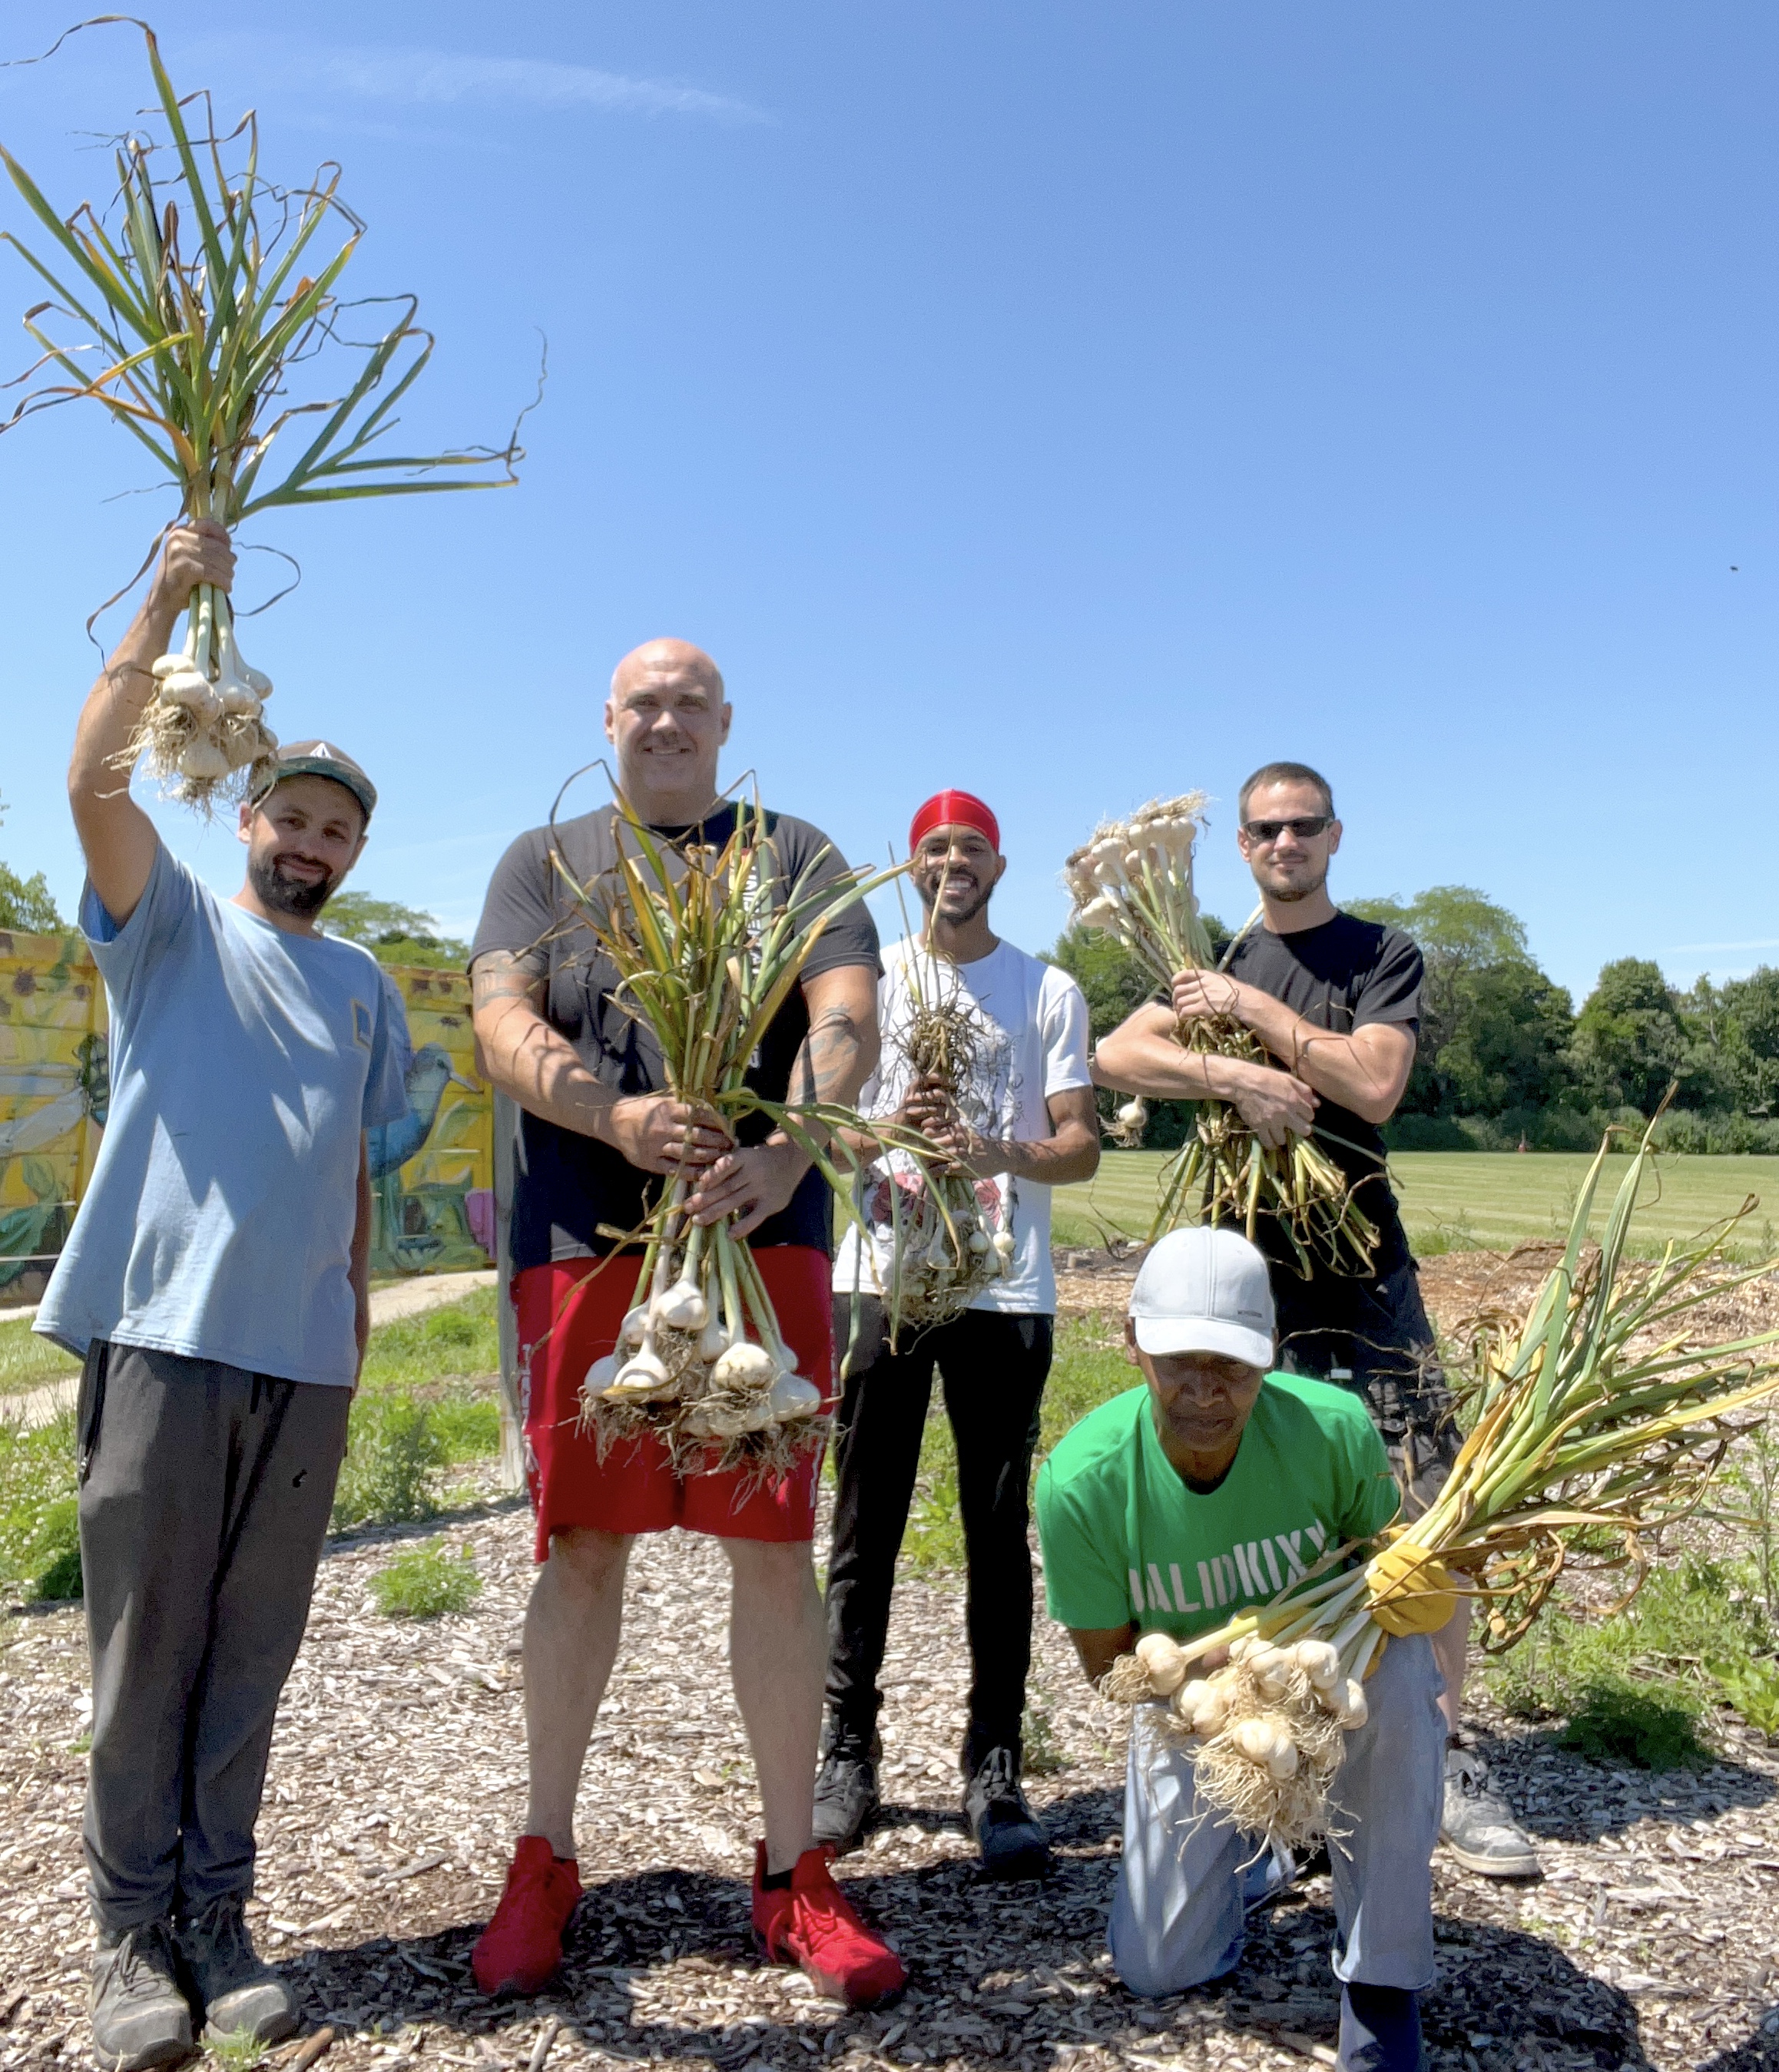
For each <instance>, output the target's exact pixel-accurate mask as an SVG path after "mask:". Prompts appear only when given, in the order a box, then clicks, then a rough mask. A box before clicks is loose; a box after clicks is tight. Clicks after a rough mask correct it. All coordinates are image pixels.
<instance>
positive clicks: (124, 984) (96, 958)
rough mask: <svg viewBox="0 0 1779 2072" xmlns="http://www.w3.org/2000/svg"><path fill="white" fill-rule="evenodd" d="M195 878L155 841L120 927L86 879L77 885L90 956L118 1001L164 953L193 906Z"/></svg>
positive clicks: (82, 930) (127, 995)
mask: <svg viewBox="0 0 1779 2072" xmlns="http://www.w3.org/2000/svg"><path fill="white" fill-rule="evenodd" d="M197 901H198V895H197V882H196V879H195V878H193V877H192V875H191V872H190V871H189V870H187V869H186V867H185V866H184V865H183V864H182V863H179V862H176V861H175V860H174V858H173V857H171V855H170V854H169V853H168V852H167V846H166V845H165V844H164V843H163V842H160V841H157V842H156V843H155V845H154V862H153V863H152V864H151V865H150V866H149V872H148V882H147V884H146V885H145V886H143V887H142V898H140V899H138V901H137V902H136V910H135V911H134V913H133V914H132V915H130V919H128V920H127V921H126V922H125V923H124V924H123V926H122V927H121V928H120V927H118V925H117V923H116V922H115V921H114V920H113V919H112V918H111V916H110V915H109V913H107V912H106V911H105V905H104V902H102V901H101V899H100V898H99V895H98V894H97V892H95V891H94V890H93V881H92V880H91V879H90V878H89V879H88V880H87V882H86V883H85V884H84V885H83V886H81V888H80V932H81V934H82V935H84V936H85V937H86V939H87V940H88V942H89V943H90V944H91V945H92V947H93V962H94V963H95V964H97V966H98V967H99V975H100V976H101V978H103V979H104V980H105V984H106V985H108V986H109V987H110V989H111V993H112V997H113V999H115V1000H116V1001H118V1002H119V1004H120V1005H121V1004H122V1003H123V1002H125V1001H127V1000H128V999H129V998H130V993H131V992H132V991H133V990H134V987H135V986H136V985H137V982H138V980H139V979H140V977H141V976H142V972H144V971H146V969H147V968H148V967H149V966H150V964H153V963H154V961H155V960H156V959H157V958H158V957H159V956H163V955H164V954H165V952H166V951H167V947H168V945H169V944H170V943H171V942H172V940H173V939H174V937H175V935H177V934H178V933H179V930H180V929H181V928H182V927H185V926H187V924H188V923H190V921H191V917H192V915H193V914H194V913H195V912H196V909H197Z"/></svg>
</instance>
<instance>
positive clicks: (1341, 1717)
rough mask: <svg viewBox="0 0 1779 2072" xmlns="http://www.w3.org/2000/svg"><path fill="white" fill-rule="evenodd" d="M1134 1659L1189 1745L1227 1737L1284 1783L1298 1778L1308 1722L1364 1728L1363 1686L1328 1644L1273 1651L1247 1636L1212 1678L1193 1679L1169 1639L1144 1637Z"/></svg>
mask: <svg viewBox="0 0 1779 2072" xmlns="http://www.w3.org/2000/svg"><path fill="white" fill-rule="evenodd" d="M1135 1655H1136V1659H1137V1661H1138V1662H1139V1663H1140V1664H1141V1666H1142V1668H1143V1671H1144V1672H1145V1674H1146V1676H1147V1683H1148V1685H1149V1694H1150V1696H1151V1697H1154V1698H1163V1699H1165V1700H1167V1708H1168V1710H1169V1712H1171V1713H1172V1716H1173V1718H1174V1720H1176V1722H1177V1725H1178V1728H1179V1729H1180V1736H1181V1738H1183V1739H1184V1740H1186V1741H1187V1743H1188V1746H1189V1745H1192V1742H1194V1741H1209V1740H1211V1739H1212V1738H1213V1737H1217V1736H1218V1735H1223V1734H1227V1735H1229V1737H1231V1739H1232V1740H1233V1743H1234V1745H1235V1746H1236V1747H1237V1749H1239V1750H1240V1751H1241V1752H1242V1754H1244V1755H1246V1757H1249V1759H1250V1761H1252V1762H1258V1763H1260V1764H1262V1765H1263V1766H1265V1767H1266V1769H1267V1770H1268V1771H1269V1772H1270V1774H1271V1775H1272V1776H1274V1777H1275V1778H1279V1779H1281V1780H1283V1779H1284V1778H1289V1777H1292V1776H1295V1774H1296V1771H1297V1765H1298V1745H1299V1741H1301V1740H1302V1739H1303V1736H1302V1735H1301V1733H1299V1731H1298V1730H1297V1729H1298V1726H1299V1723H1301V1722H1302V1721H1303V1720H1304V1719H1305V1718H1306V1717H1307V1716H1312V1715H1313V1713H1315V1712H1320V1713H1322V1714H1325V1715H1326V1716H1328V1718H1330V1719H1332V1720H1333V1721H1334V1722H1335V1724H1336V1725H1337V1726H1339V1727H1340V1728H1341V1729H1343V1730H1346V1731H1350V1730H1351V1729H1353V1728H1354V1727H1362V1726H1363V1725H1365V1719H1366V1704H1365V1691H1364V1688H1363V1687H1362V1686H1361V1683H1359V1681H1358V1679H1357V1678H1356V1677H1352V1676H1349V1675H1345V1673H1344V1672H1343V1671H1342V1669H1341V1667H1340V1656H1339V1655H1338V1654H1337V1653H1336V1651H1335V1649H1334V1647H1333V1646H1332V1643H1331V1642H1328V1641H1325V1640H1300V1641H1299V1642H1296V1643H1295V1645H1294V1646H1286V1647H1275V1646H1273V1645H1272V1644H1271V1642H1270V1641H1264V1640H1262V1639H1259V1638H1258V1637H1256V1636H1254V1635H1249V1636H1247V1637H1246V1638H1242V1639H1240V1640H1237V1642H1235V1643H1234V1644H1233V1646H1231V1648H1230V1650H1229V1662H1228V1663H1227V1664H1226V1665H1225V1667H1223V1668H1221V1669H1220V1670H1218V1671H1217V1673H1216V1674H1215V1675H1213V1676H1209V1677H1195V1676H1192V1675H1190V1673H1189V1672H1190V1669H1191V1663H1190V1662H1189V1661H1188V1657H1187V1655H1186V1654H1185V1651H1184V1650H1183V1649H1182V1648H1181V1647H1180V1644H1179V1643H1178V1642H1176V1641H1174V1640H1172V1639H1170V1638H1168V1636H1167V1634H1164V1633H1147V1634H1144V1635H1143V1638H1142V1639H1141V1640H1139V1642H1137V1644H1136V1649H1135ZM1254 1704H1258V1706H1259V1707H1260V1708H1262V1709H1260V1710H1258V1711H1256V1710H1254V1709H1252V1707H1253V1705H1254ZM1245 1707H1246V1708H1247V1709H1244V1708H1245Z"/></svg>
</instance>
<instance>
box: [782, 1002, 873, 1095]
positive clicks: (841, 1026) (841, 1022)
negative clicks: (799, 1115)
mask: <svg viewBox="0 0 1779 2072" xmlns="http://www.w3.org/2000/svg"><path fill="white" fill-rule="evenodd" d="M858 1054H859V1025H858V1023H857V1022H854V1020H853V1018H852V1016H851V1013H850V1012H849V1011H848V1009H846V1008H844V1007H842V1006H840V1005H834V1006H832V1007H825V1008H823V1009H822V1012H821V1013H819V1014H818V1015H817V1017H815V1019H814V1021H813V1022H811V1023H810V1024H809V1034H808V1035H807V1036H805V1038H804V1039H803V1047H802V1049H801V1050H799V1051H798V1052H797V1075H796V1083H795V1087H794V1091H793V1094H792V1099H793V1100H794V1101H795V1102H796V1103H797V1104H798V1105H799V1106H801V1105H803V1104H806V1103H809V1102H815V1101H823V1100H828V1099H829V1098H830V1096H831V1095H832V1093H833V1091H834V1088H835V1087H837V1086H843V1085H845V1083H846V1078H847V1075H848V1074H849V1072H850V1069H851V1067H852V1063H853V1061H854V1059H855V1058H856V1057H857V1056H858Z"/></svg>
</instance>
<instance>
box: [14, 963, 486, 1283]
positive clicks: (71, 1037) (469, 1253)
mask: <svg viewBox="0 0 1779 2072" xmlns="http://www.w3.org/2000/svg"><path fill="white" fill-rule="evenodd" d="M384 976H385V980H386V981H387V984H388V986H389V990H391V991H392V992H393V993H394V994H395V995H396V996H397V998H398V999H399V1000H400V1001H401V1003H402V1008H403V1009H404V1011H405V1013H406V1019H407V1025H408V1030H409V1035H410V1056H409V1059H408V1060H407V1064H406V1074H405V1077H406V1083H407V1090H408V1104H409V1112H408V1114H407V1115H406V1117H404V1118H403V1119H402V1120H401V1121H399V1122H393V1123H389V1124H385V1125H383V1126H382V1127H381V1128H378V1129H375V1130H373V1131H372V1133H371V1145H370V1152H371V1173H372V1181H371V1192H372V1196H373V1202H374V1205H375V1211H376V1223H375V1227H374V1230H373V1238H372V1254H371V1267H372V1271H373V1272H374V1273H379V1274H391V1273H443V1272H455V1271H458V1270H459V1269H461V1268H466V1267H484V1266H487V1265H488V1264H491V1263H492V1256H493V1252H494V1154H493V1144H494V1096H493V1093H492V1089H491V1088H489V1087H488V1086H486V1085H485V1084H484V1083H482V1082H481V1081H480V1079H478V1078H477V1075H476V1041H475V1038H474V1036H473V1034H472V1032H471V1029H470V1013H469V981H468V980H467V979H466V978H464V977H463V976H462V974H461V973H459V972H450V971H422V970H417V969H409V968H402V969H385V974H384ZM109 1091H110V1083H109V1071H108V1068H107V1059H106V1049H105V987H104V985H103V984H102V983H101V980H100V978H99V975H98V972H97V969H96V968H95V967H94V964H93V959H92V957H91V956H90V955H89V952H88V950H87V948H86V945H85V943H84V942H83V941H82V939H80V936H78V935H22V934H16V933H9V932H8V931H5V930H0V1304H4V1303H18V1302H32V1301H36V1300H37V1298H38V1297H39V1295H40V1294H41V1293H43V1285H44V1283H45V1282H46V1281H47V1279H48V1277H49V1272H50V1269H51V1267H52V1266H53V1265H54V1264H55V1263H56V1255H57V1253H58V1252H60V1250H61V1248H62V1246H63V1244H64V1242H65V1241H66V1239H67V1237H68V1231H69V1228H70V1227H71V1226H72V1222H73V1219H74V1215H75V1213H76V1210H77V1208H78V1207H79V1204H80V1199H81V1197H82V1195H83V1194H84V1192H85V1190H86V1186H87V1183H88V1182H89V1180H90V1179H91V1178H92V1176H93V1160H94V1159H95V1158H96V1157H97V1155H98V1149H99V1141H100V1137H101V1133H102V1132H103V1129H104V1127H105V1110H106V1103H107V1101H108V1099H109Z"/></svg>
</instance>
